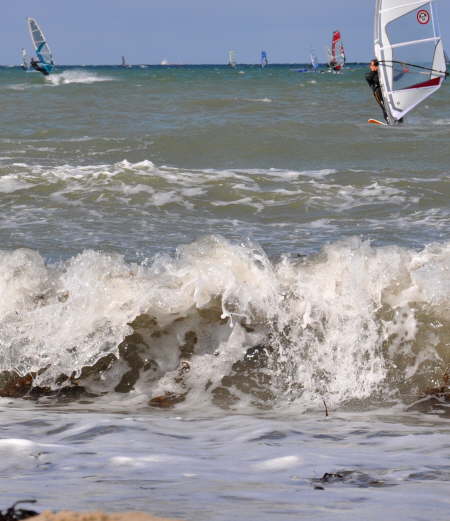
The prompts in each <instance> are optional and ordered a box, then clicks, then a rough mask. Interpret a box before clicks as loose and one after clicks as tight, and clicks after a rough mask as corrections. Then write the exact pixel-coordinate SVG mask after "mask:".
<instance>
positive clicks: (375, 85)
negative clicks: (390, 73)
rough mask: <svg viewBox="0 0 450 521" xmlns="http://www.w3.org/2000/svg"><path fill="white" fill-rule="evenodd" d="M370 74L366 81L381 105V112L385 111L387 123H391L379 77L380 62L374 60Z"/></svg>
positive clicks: (370, 66) (370, 65)
mask: <svg viewBox="0 0 450 521" xmlns="http://www.w3.org/2000/svg"><path fill="white" fill-rule="evenodd" d="M369 68H370V72H368V73H367V74H366V81H367V83H368V84H369V86H370V88H371V89H372V91H373V95H374V97H375V99H376V100H377V103H378V105H380V108H381V110H382V111H383V116H384V119H385V121H386V123H389V116H388V114H387V112H386V108H385V106H384V99H383V93H382V91H381V85H380V78H379V77H378V60H377V59H373V60H372V61H371V62H370V64H369Z"/></svg>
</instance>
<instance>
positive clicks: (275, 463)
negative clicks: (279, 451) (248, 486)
mask: <svg viewBox="0 0 450 521" xmlns="http://www.w3.org/2000/svg"><path fill="white" fill-rule="evenodd" d="M300 464H301V459H300V458H299V457H298V456H282V457H280V458H274V459H269V460H266V461H261V462H260V463H255V464H254V465H253V469H254V470H257V471H275V472H279V471H283V470H287V469H290V468H293V467H297V466H298V465H300Z"/></svg>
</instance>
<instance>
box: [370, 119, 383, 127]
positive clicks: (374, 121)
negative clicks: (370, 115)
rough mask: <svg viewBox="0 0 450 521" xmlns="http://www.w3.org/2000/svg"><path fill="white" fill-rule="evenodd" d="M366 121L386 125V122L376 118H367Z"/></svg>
mask: <svg viewBox="0 0 450 521" xmlns="http://www.w3.org/2000/svg"><path fill="white" fill-rule="evenodd" d="M367 123H370V124H371V125H379V126H386V125H387V123H384V122H383V121H380V120H378V119H369V120H367Z"/></svg>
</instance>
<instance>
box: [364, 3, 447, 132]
mask: <svg viewBox="0 0 450 521" xmlns="http://www.w3.org/2000/svg"><path fill="white" fill-rule="evenodd" d="M433 3H434V0H428V1H426V0H425V1H424V0H376V9H375V42H374V43H375V56H376V58H377V59H378V61H379V77H380V84H381V88H382V92H383V98H384V103H385V107H386V111H387V113H388V115H389V120H390V123H391V124H394V123H395V122H396V121H398V120H400V119H401V118H403V116H405V114H407V113H408V112H409V111H410V110H412V109H413V108H415V107H416V106H417V105H419V104H420V103H421V102H422V101H424V100H425V99H426V98H428V96H431V95H432V94H433V93H434V92H435V91H437V90H438V89H439V88H440V86H441V85H442V82H443V81H444V79H445V77H446V75H447V71H446V67H447V64H446V60H445V52H444V46H443V43H442V39H441V37H440V34H439V26H438V20H437V17H436V12H435V9H434V6H433Z"/></svg>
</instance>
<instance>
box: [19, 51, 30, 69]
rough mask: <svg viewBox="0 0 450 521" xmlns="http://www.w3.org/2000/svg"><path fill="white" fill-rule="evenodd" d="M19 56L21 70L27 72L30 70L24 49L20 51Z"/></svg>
mask: <svg viewBox="0 0 450 521" xmlns="http://www.w3.org/2000/svg"><path fill="white" fill-rule="evenodd" d="M21 54H22V69H23V70H24V71H27V70H28V69H29V68H30V60H29V59H28V56H27V51H26V49H22V51H21Z"/></svg>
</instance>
